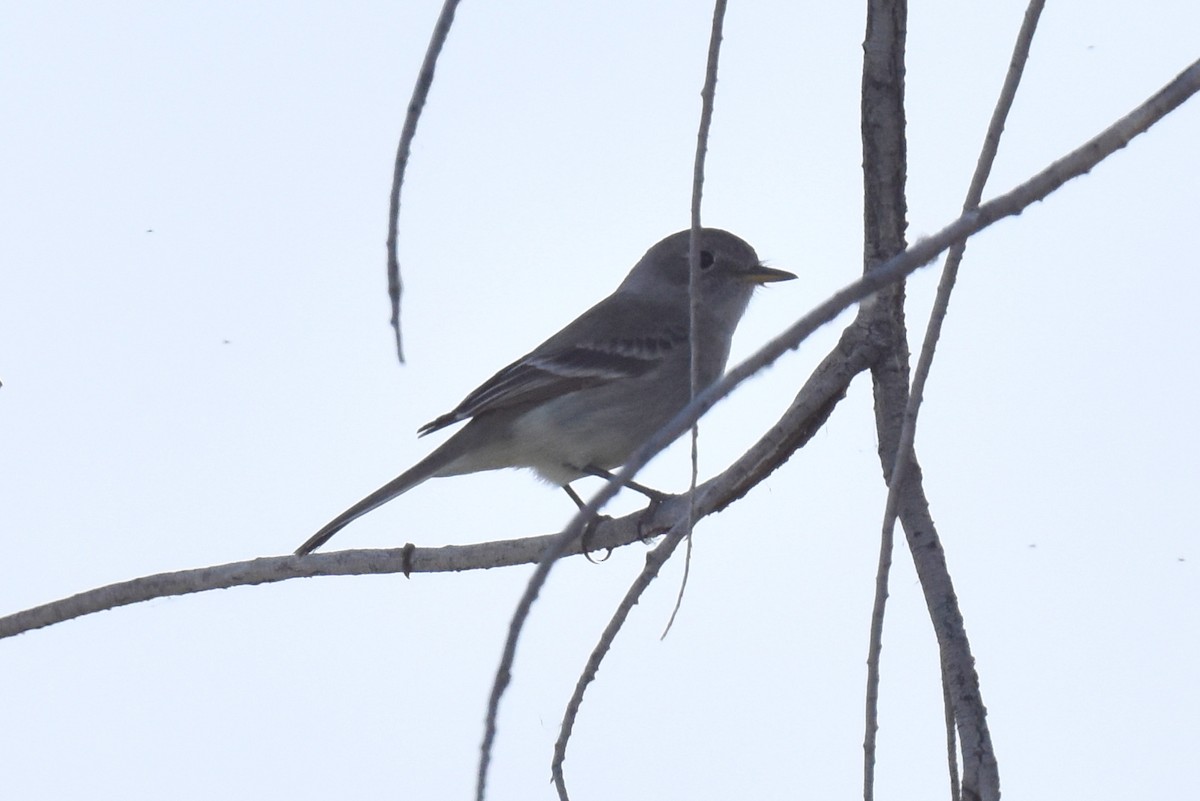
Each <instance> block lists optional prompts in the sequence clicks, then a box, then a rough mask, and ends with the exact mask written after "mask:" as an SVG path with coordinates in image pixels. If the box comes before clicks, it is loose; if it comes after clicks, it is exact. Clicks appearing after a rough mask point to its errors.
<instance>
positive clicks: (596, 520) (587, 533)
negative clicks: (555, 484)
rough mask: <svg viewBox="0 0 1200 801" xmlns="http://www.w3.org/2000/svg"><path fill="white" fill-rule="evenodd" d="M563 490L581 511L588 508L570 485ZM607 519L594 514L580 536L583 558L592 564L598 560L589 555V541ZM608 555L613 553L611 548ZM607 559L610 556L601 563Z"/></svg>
mask: <svg viewBox="0 0 1200 801" xmlns="http://www.w3.org/2000/svg"><path fill="white" fill-rule="evenodd" d="M562 488H563V492H565V493H567V497H569V498H570V499H571V500H573V501H575V505H576V506H578V507H579V508H580V509H581V510H582V509H583V507H584V506H586V504H585V503H584V502H583V499H582V498H580V497H579V493H578V492H576V491H575V490H573V489H571V485H570V484H563V485H562ZM606 519H610V518H609V517H608V515H599V514H593V515H592V516H591V517H590V518H589V519H588V521H587V523H585V524H584V526H583V532H582V533H581V534H580V535H579V550H580V552H581V553H582V554H583V558H584V559H587V560H588V561H589V562H591V563H592V564H596V560H595V559H593V558H592V555H591V554H590V553H588V539H589V538H590V537H591V536H592V534H593V533H594V532H595V531H596V526H598V525H600V521H601V520H606ZM608 553H609V554H611V553H612V549H611V548H610V549H609V551H608ZM605 559H608V554H606V555H605V556H604V559H601V560H599V561H601V562H603V561H604V560H605Z"/></svg>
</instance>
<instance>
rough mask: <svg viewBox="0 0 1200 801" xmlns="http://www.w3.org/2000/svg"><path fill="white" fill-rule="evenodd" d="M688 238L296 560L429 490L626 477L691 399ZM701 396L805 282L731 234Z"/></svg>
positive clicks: (651, 253) (647, 260) (537, 355)
mask: <svg viewBox="0 0 1200 801" xmlns="http://www.w3.org/2000/svg"><path fill="white" fill-rule="evenodd" d="M688 245H689V232H688V231H680V232H679V233H675V234H671V235H670V236H668V237H667V238H666V239H664V240H662V241H661V242H659V243H658V244H657V245H655V246H654V247H652V248H650V249H649V250H648V251H646V255H645V256H642V258H641V260H640V261H639V262H638V263H637V264H635V265H634V267H633V269H632V270H630V272H629V275H627V276H626V277H625V280H624V281H622V282H621V285H620V286H618V287H617V290H616V291H615V292H613V293H612V294H611V295H609V296H608V297H607V298H605V299H604V300H602V301H600V302H599V303H597V304H596V305H595V306H593V307H592V308H590V309H588V310H587V311H586V312H584V313H583V314H582V315H580V316H579V317H578V318H577V319H576V320H575V321H574V322H572V323H570V324H568V325H567V326H566V327H565V328H563V329H562V330H561V331H559V332H558V333H557V334H555V335H554V336H552V337H550V338H549V339H547V340H546V341H545V342H543V343H542V344H541V345H539V346H538V347H536V348H534V350H533V351H531V352H530V353H528V354H527V355H525V356H523V357H521V358H520V359H518V360H517V361H515V362H513V363H512V364H510V365H509V366H508V367H505V368H504V369H503V370H501V371H500V372H498V373H496V374H495V375H494V376H492V377H491V378H489V379H488V380H487V381H486V382H484V384H483V385H482V386H480V387H479V388H478V389H476V390H475V391H474V392H472V393H471V394H470V395H468V396H467V397H466V398H465V399H464V400H463V402H462V403H460V404H459V405H458V406H457V407H456V408H455V409H454V410H453V411H451V412H448V413H446V414H444V415H442V416H441V417H439V418H437V419H436V420H434V421H433V422H430V423H426V424H425V425H423V426H421V428H420V429H419V431H418V433H419V434H420V435H425V434H428V433H429V432H431V431H437V430H438V429H441V428H445V427H446V426H450V425H453V424H455V423H458V422H461V421H463V420H468V422H467V424H466V425H465V426H464V427H463V428H461V429H460V430H459V431H458V433H456V434H455V435H454V436H452V437H450V439H448V440H446V441H445V442H444V443H442V445H441V446H440V447H438V448H437V449H435V450H434V451H433V453H431V454H429V455H428V456H426V457H425V458H424V459H422V460H421V461H419V462H417V463H416V464H415V465H413V466H412V467H411V468H409V469H408V470H407V471H405V472H404V473H402V474H401V475H400V476H398V477H397V478H394V479H392V480H391V481H389V482H388V483H387V484H384V485H383V486H382V487H380V488H379V489H377V490H375V491H374V492H372V493H371V494H370V495H368V496H367V497H365V498H363V499H362V500H361V501H359V502H358V503H356V504H354V505H353V506H351V507H350V508H349V509H347V510H346V511H344V512H342V513H341V514H340V515H338V516H337V517H335V518H334V519H333V520H331V521H330V522H329V523H327V524H326V525H325V526H324V527H323V528H322V529H321V530H320V531H318V532H317V533H316V534H314V535H313V536H312V537H310V538H309V539H308V541H307V542H305V543H304V544H303V545H301V546H300V547H299V548H297V549H296V553H297V554H307V553H310V552H311V551H313V550H314V549H316V548H319V547H320V546H321V545H323V544H324V543H325V542H326V541H327V540H328V539H329V538H330V537H332V536H333V535H334V534H336V533H337V532H338V531H339V530H340V529H341V528H342V527H343V526H345V525H346V524H347V523H349V522H350V521H352V520H354V519H355V518H357V517H360V516H361V515H364V514H366V513H367V512H369V511H371V510H372V509H375V508H377V507H379V506H382V505H383V504H385V503H387V502H388V501H390V500H391V499H392V498H395V497H396V496H397V495H400V494H402V493H405V492H408V491H409V490H410V489H412V488H413V487H415V486H417V485H418V484H420V483H421V482H423V481H425V480H426V479H427V478H432V477H434V476H457V475H462V474H463V473H474V472H478V471H481V470H496V469H499V468H502V467H526V468H530V469H532V470H534V471H535V472H536V473H537V474H538V475H539V476H541V477H542V478H544V479H545V480H547V481H550V482H553V483H554V484H557V485H560V486H562V487H563V488H564V489H566V490H567V492H568V493H569V494H570V495H571V497H572V498H573V499H575V500H576V502H578V496H576V495H575V494H574V491H573V490H571V488H570V487H569V486H568V484H569V483H570V482H571V481H574V480H575V479H577V478H580V477H582V476H585V475H603V474H605V473H606V472H607V471H609V470H612V469H613V468H616V467H619V466H620V465H621V464H623V463H624V462H625V460H626V459H628V458H629V456H630V455H631V454H632V453H633V452H634V451H635V450H636V449H637V448H638V447H639V446H640V445H641V444H642V443H643V442H645V441H646V440H647V439H648V438H649V437H650V436H651V435H652V434H654V433H655V432H656V431H658V429H659V428H661V427H662V426H663V425H664V424H666V423H667V421H669V420H670V419H671V418H672V417H674V416H675V415H676V414H677V413H678V412H679V410H680V409H682V408H683V407H684V406H686V405H687V403H688V401H689V400H690V399H691V393H692V389H691V350H690V348H689V336H688V330H689V323H688V320H689V309H690V305H691V304H690V300H689V295H688V285H689V275H690V269H689V266H688V264H689V263H688ZM699 245H700V273H699V275H698V276H697V278H698V281H697V290H698V292H699V295H700V297H699V303H698V306H697V309H696V315H697V317H696V323H697V330H698V334H699V336H698V338H697V343H698V345H697V365H698V368H699V369H698V371H697V372H698V374H699V383H698V385H697V388H696V391H700V390H703V389H705V388H707V387H709V386H710V385H712V384H713V383H714V382H715V381H716V380H717V379H718V378H720V377H721V374H722V373H723V372H724V371H725V362H726V361H727V360H728V358H729V346H730V343H731V341H732V340H733V332H734V329H735V328H737V324H738V322H739V321H740V320H741V319H742V314H743V313H744V312H745V311H746V306H747V305H748V304H749V303H750V296H751V295H752V294H753V293H754V290H755V288H757V287H759V286H761V285H763V284H766V283H770V282H772V281H787V280H790V279H793V278H795V277H796V276H795V275H793V274H792V273H789V272H785V271H783V270H775V269H772V268H770V267H766V266H764V265H763V264H762V262H760V261H759V259H758V255H757V254H756V253H755V252H754V248H752V247H750V245H748V244H747V243H746V242H744V241H743V240H741V239H740V238H738V237H736V236H734V235H733V234H731V233H729V232H728V231H722V230H720V229H717V228H704V229H701V232H700V243H699Z"/></svg>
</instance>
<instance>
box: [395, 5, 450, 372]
mask: <svg viewBox="0 0 1200 801" xmlns="http://www.w3.org/2000/svg"><path fill="white" fill-rule="evenodd" d="M458 3H459V0H446V2H445V3H444V4H443V5H442V12H441V13H440V14H439V15H438V19H437V23H435V24H434V26H433V35H432V36H431V37H430V39H429V47H428V48H426V50H425V60H424V61H422V62H421V71H420V72H418V73H417V83H416V85H415V86H413V92H412V97H411V98H409V101H408V112H407V113H406V114H405V115H404V128H403V130H401V132H400V144H399V145H398V146H397V147H396V166H395V168H394V170H393V171H392V192H391V196H390V199H389V201H388V236H387V275H388V297H389V298H390V299H391V301H392V330H393V331H395V333H396V358H398V359H399V360H400V363H401V364H403V363H404V346H403V342H402V338H401V335H400V295H401V293H402V292H403V291H404V287H403V284H402V283H401V281H400V258H399V256H397V247H396V242H397V238H398V235H399V227H400V187H401V186H403V185H404V171H405V170H406V169H407V168H408V155H409V152H410V151H411V150H412V142H413V137H415V136H416V135H417V122H418V121H420V119H421V110H422V109H423V108H425V100H426V98H428V97H429V88H430V87H431V86H432V85H433V70H434V67H436V66H437V60H438V56H439V55H440V54H441V52H442V46H443V45H444V44H446V39H447V37H449V36H450V26H451V25H452V24H453V23H454V12H455V10H456V9H457V8H458Z"/></svg>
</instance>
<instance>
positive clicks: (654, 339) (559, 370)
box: [418, 318, 687, 435]
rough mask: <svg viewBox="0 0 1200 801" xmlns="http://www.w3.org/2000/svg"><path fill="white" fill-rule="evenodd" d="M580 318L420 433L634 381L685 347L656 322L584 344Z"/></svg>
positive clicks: (683, 336) (680, 335)
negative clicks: (579, 392)
mask: <svg viewBox="0 0 1200 801" xmlns="http://www.w3.org/2000/svg"><path fill="white" fill-rule="evenodd" d="M584 319H585V318H580V319H579V320H576V321H575V323H572V324H571V325H570V326H568V327H567V328H565V329H563V331H561V332H560V333H558V334H556V335H555V336H554V337H552V338H551V339H550V340H548V341H547V342H546V343H545V344H543V345H542V346H541V347H539V348H538V349H537V350H534V351H533V352H532V353H530V354H528V355H527V356H524V357H523V358H521V359H518V360H517V361H515V362H513V363H512V364H510V365H509V366H508V367H505V368H504V369H503V370H501V371H500V372H498V373H496V374H495V375H494V376H492V377H491V378H490V379H488V380H487V381H486V382H484V383H483V384H482V385H481V386H480V387H479V388H478V389H476V390H475V391H474V392H472V393H471V394H470V395H468V396H467V397H466V398H464V399H463V401H462V403H460V404H458V406H457V407H455V408H454V410H453V411H450V412H447V413H446V414H443V415H442V416H441V417H439V418H437V419H436V420H433V421H432V422H429V423H426V424H425V425H423V426H421V428H420V429H419V430H418V433H419V434H422V435H424V434H428V433H429V432H431V431H437V430H438V429H440V428H445V427H446V426H449V425H453V424H454V423H457V422H459V421H461V420H466V419H468V418H471V417H475V416H476V415H479V414H482V413H484V412H489V411H494V410H496V409H504V408H509V407H512V406H519V405H527V404H536V403H539V402H541V401H545V400H549V399H551V398H556V397H560V396H562V395H566V394H567V393H569V392H575V391H576V390H580V389H585V388H587V387H594V386H598V385H600V384H607V383H609V382H611V381H620V380H622V379H628V378H636V377H638V376H640V375H644V374H645V373H647V372H649V371H650V370H653V369H654V368H655V367H657V366H658V365H659V364H660V363H661V362H662V361H663V359H665V358H666V357H667V354H668V353H670V351H672V350H673V349H675V348H678V347H686V346H687V332H686V331H684V330H674V329H672V328H671V327H670V326H667V325H664V324H662V323H661V322H660V321H654V322H650V323H649V324H648V325H647V324H645V323H646V322H649V321H638V322H643V325H640V326H636V327H637V328H641V329H642V330H641V331H639V332H637V333H634V332H632V331H631V332H630V335H629V336H622V337H613V338H609V339H583V340H582V341H579V340H578V339H577V337H575V336H573V335H572V334H574V333H575V332H576V331H577V330H578V328H577V327H578V326H579V324H580V323H583V322H584Z"/></svg>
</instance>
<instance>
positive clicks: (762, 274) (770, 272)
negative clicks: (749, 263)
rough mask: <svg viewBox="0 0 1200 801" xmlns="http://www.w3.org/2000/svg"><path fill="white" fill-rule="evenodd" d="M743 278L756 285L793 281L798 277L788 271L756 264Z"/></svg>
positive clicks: (743, 274)
mask: <svg viewBox="0 0 1200 801" xmlns="http://www.w3.org/2000/svg"><path fill="white" fill-rule="evenodd" d="M741 277H742V278H744V279H745V280H747V281H750V282H752V283H755V284H759V285H762V284H773V283H775V282H776V281H791V280H792V279H793V278H795V277H796V275H795V274H794V273H789V272H788V271H787V270H776V269H775V268H774V267H767V266H766V265H765V264H755V265H754V266H753V267H750V268H749V269H747V270H746V271H745V272H744V273H742V276H741Z"/></svg>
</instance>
